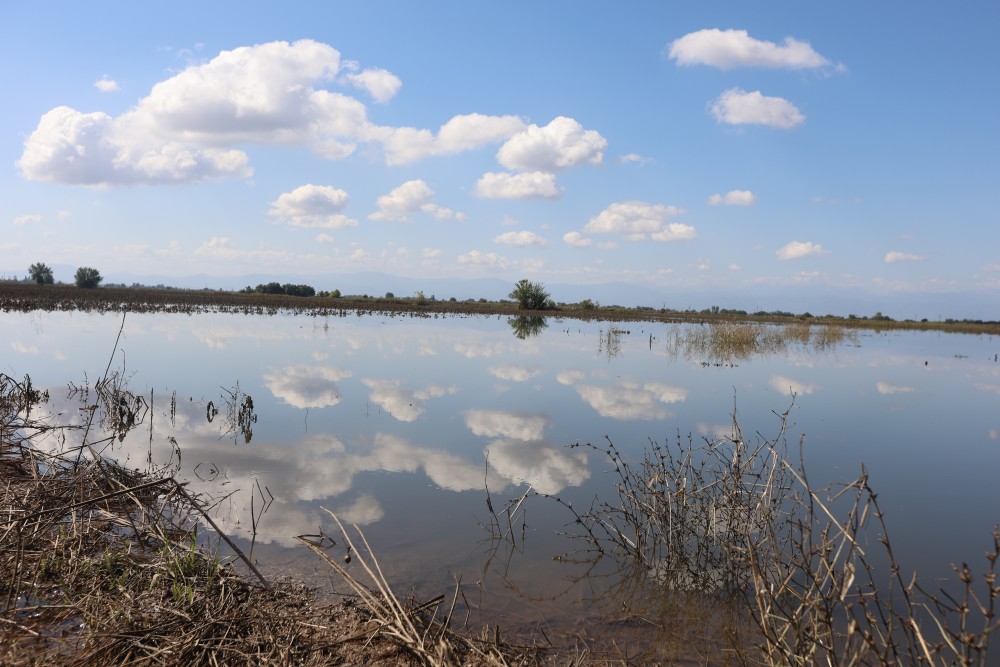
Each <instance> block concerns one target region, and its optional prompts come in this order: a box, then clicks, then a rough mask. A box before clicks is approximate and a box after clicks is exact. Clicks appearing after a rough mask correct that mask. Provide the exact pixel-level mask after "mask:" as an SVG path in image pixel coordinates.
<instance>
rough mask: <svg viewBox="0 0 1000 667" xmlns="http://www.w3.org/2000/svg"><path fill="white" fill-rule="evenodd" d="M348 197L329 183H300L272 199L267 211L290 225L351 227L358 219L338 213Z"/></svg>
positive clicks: (278, 221) (355, 224) (279, 221)
mask: <svg viewBox="0 0 1000 667" xmlns="http://www.w3.org/2000/svg"><path fill="white" fill-rule="evenodd" d="M349 200H350V197H349V196H348V194H347V193H346V192H345V191H343V190H339V189H337V188H333V187H330V186H329V185H311V184H310V185H302V186H299V187H297V188H295V189H294V190H292V191H291V192H285V193H284V194H282V195H281V196H279V197H278V198H277V199H276V200H274V201H273V202H272V203H271V210H270V211H269V212H268V214H269V215H270V216H271V217H273V218H274V221H273V222H275V223H283V224H286V225H290V226H292V227H304V228H307V229H308V228H314V227H322V228H325V229H343V228H344V227H355V226H357V224H358V221H357V220H354V219H353V218H349V217H347V216H346V215H343V214H342V213H341V211H343V210H344V207H345V206H347V202H348V201H349Z"/></svg>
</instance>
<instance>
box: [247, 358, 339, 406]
mask: <svg viewBox="0 0 1000 667" xmlns="http://www.w3.org/2000/svg"><path fill="white" fill-rule="evenodd" d="M347 377H351V371H343V370H340V369H337V368H329V367H324V366H286V367H284V368H280V369H277V370H274V371H271V372H269V373H265V374H264V384H265V386H266V387H267V388H268V389H269V390H270V391H271V393H272V394H274V397H275V398H280V399H281V400H283V401H284V402H285V403H288V404H289V405H291V406H294V407H296V408H326V407H330V406H333V405H336V404H337V403H340V397H341V394H340V389H339V388H338V387H337V382H338V381H340V380H343V379H344V378H347Z"/></svg>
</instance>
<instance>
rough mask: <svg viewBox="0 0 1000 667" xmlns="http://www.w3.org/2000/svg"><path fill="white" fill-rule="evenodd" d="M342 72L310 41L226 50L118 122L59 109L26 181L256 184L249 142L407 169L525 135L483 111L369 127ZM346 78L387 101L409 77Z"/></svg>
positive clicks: (42, 128) (42, 132)
mask: <svg viewBox="0 0 1000 667" xmlns="http://www.w3.org/2000/svg"><path fill="white" fill-rule="evenodd" d="M352 67H353V65H352ZM340 70H341V62H340V53H339V52H338V51H337V50H336V49H334V48H333V47H331V46H329V45H327V44H323V43H320V42H316V41H313V40H308V39H304V40H299V41H297V42H293V43H288V42H270V43H266V44H258V45H256V46H247V47H240V48H236V49H233V50H231V51H223V52H221V53H219V54H218V55H217V56H216V57H214V58H212V59H211V60H209V61H208V62H200V63H195V64H192V65H191V66H189V67H187V68H186V69H184V70H183V71H181V72H179V73H177V74H175V75H174V76H172V77H170V78H168V79H166V80H164V81H161V82H160V83H158V84H156V85H155V86H153V88H152V90H151V91H150V93H149V95H147V96H146V97H144V98H142V99H140V100H139V101H138V103H137V104H136V105H135V106H134V107H133V108H132V109H131V110H130V111H128V112H126V113H124V114H122V115H121V116H118V117H117V118H112V117H111V116H109V115H108V114H105V113H100V112H97V113H90V114H84V113H80V112H79V111H76V110H75V109H71V108H69V107H57V108H54V109H52V110H50V111H49V112H47V113H46V114H44V115H43V116H42V117H41V119H40V120H39V123H38V126H37V127H36V128H35V130H34V131H33V132H32V133H31V135H30V136H29V137H28V139H27V141H26V142H25V145H24V151H23V153H22V155H21V159H20V160H18V163H17V164H18V167H19V169H20V171H21V173H22V174H23V175H24V176H25V177H26V178H28V179H31V180H38V181H45V182H54V183H64V184H73V185H85V186H92V187H109V186H122V185H133V184H137V183H192V182H197V181H202V180H209V179H217V178H249V177H250V176H251V175H252V173H253V172H252V170H251V169H250V167H249V159H248V157H247V155H246V153H244V152H243V151H242V150H239V149H238V148H236V147H237V146H242V145H246V144H264V145H285V146H305V147H308V148H309V149H311V150H312V151H313V152H314V153H316V154H317V155H320V156H322V157H326V158H329V159H340V158H344V157H346V156H348V155H350V154H352V153H353V152H354V151H355V150H356V144H357V143H358V142H363V141H364V142H378V143H382V144H384V149H385V154H386V160H387V161H388V162H389V163H390V164H401V163H403V162H407V161H412V160H415V159H418V158H421V157H425V156H428V155H442V154H448V153H455V152H459V151H463V150H469V149H471V148H476V147H479V146H482V145H483V144H485V143H491V142H493V143H497V142H501V141H503V140H505V139H507V138H508V137H510V136H512V135H514V134H515V133H517V132H519V131H520V130H522V129H523V128H524V122H523V121H521V120H520V119H519V118H516V117H513V116H503V117H496V116H484V115H481V114H469V115H464V116H455V117H454V118H452V119H451V120H450V121H448V122H447V123H446V124H445V125H443V126H442V127H441V128H440V130H439V132H438V134H437V135H436V136H435V135H434V134H432V133H431V132H430V131H428V130H418V129H415V128H392V127H379V126H376V125H374V124H372V123H371V122H369V120H368V118H367V111H366V109H365V105H364V104H362V103H361V102H359V101H358V100H356V99H354V98H352V97H349V96H347V95H344V94H342V93H339V92H335V91H332V90H327V87H329V85H330V84H331V82H336V81H338V79H337V75H338V72H340ZM339 81H340V82H342V83H345V84H347V85H352V86H355V85H357V86H361V87H363V88H364V89H366V90H367V91H369V93H371V95H372V96H373V98H374V99H376V100H383V101H384V100H386V99H388V98H389V97H391V94H392V93H393V92H394V90H395V89H398V85H397V82H398V79H396V78H395V77H394V75H392V74H390V73H389V72H386V71H384V70H364V71H363V72H361V73H352V74H348V75H347V76H346V77H341V78H340V79H339Z"/></svg>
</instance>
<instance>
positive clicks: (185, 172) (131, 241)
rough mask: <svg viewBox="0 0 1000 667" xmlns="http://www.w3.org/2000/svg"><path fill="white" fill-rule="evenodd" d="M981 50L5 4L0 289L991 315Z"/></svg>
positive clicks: (932, 24)
mask: <svg viewBox="0 0 1000 667" xmlns="http://www.w3.org/2000/svg"><path fill="white" fill-rule="evenodd" d="M998 27H1000V5H998V4H997V3H995V2H985V1H983V2H963V3H931V2H907V3H902V2H880V3H861V2H841V3H822V4H821V3H802V2H768V3H747V2H718V3H694V2H685V3H670V2H643V3H614V4H612V3H597V2H545V3H539V2H506V3H447V2H422V3H412V2H367V3H342V2H330V3H311V4H297V5H287V6H284V7H278V6H276V5H273V4H270V3H267V4H265V3H247V2H241V3H225V2H219V3H188V2H174V3H169V4H165V5H157V4H152V3H142V4H140V3H133V4H122V3H100V2H99V3H88V4H82V3H70V2H56V3H47V4H44V5H42V4H29V3H4V4H3V5H0V62H2V63H3V64H2V65H0V67H2V73H3V81H4V83H5V88H6V89H7V91H8V94H7V100H8V101H7V103H6V104H4V105H3V107H2V108H0V128H2V130H3V132H2V135H0V164H2V165H3V166H2V169H0V228H2V229H3V234H2V235H0V268H3V269H4V270H8V271H20V272H24V271H25V270H26V268H27V265H28V264H30V263H31V262H34V261H43V262H46V263H48V264H56V265H70V266H78V265H88V266H95V267H97V268H99V269H100V270H101V271H102V272H104V273H105V274H113V273H115V272H131V273H135V274H151V275H165V276H184V275H191V274H199V273H205V274H209V275H215V276H234V275H244V274H250V273H257V274H260V273H264V274H269V273H273V274H275V275H288V274H298V275H302V276H303V280H304V281H306V282H309V278H310V277H311V276H321V275H328V274H331V273H351V272H362V271H379V272H384V273H388V274H393V275H397V276H402V277H408V278H413V279H414V281H415V282H414V284H418V283H419V279H420V278H426V277H455V278H480V277H493V278H500V279H503V280H511V281H513V280H516V279H519V278H522V277H527V278H530V279H532V280H540V281H542V282H544V283H547V284H551V283H578V284H581V283H582V284H594V283H606V282H615V281H623V282H627V283H633V284H642V285H646V286H650V287H654V288H656V289H660V290H666V291H671V292H684V291H698V292H715V293H718V294H722V295H725V294H740V293H757V292H766V291H781V290H789V289H794V290H799V291H800V292H802V293H806V294H807V293H809V292H810V291H815V293H817V294H820V293H829V292H830V291H834V292H839V293H843V294H847V295H850V294H866V295H876V296H878V297H879V298H882V299H885V300H886V302H887V303H891V302H892V299H895V298H900V299H902V298H905V299H907V300H909V301H910V302H912V301H913V300H914V299H917V300H919V299H920V298H923V297H924V296H926V298H928V299H937V300H940V299H941V298H956V299H958V298H965V297H968V296H970V295H972V297H974V298H975V299H977V300H978V302H979V303H985V304H991V303H1000V298H998V297H1000V231H998V230H1000V226H998V224H997V222H998V214H997V194H998V193H1000V165H998V160H1000V112H998V102H1000V93H998V86H997V81H998V78H997V77H998V75H997V67H998V65H1000V41H998V40H996V38H995V32H996V30H997V28H998ZM22 265H23V267H22ZM56 277H57V278H59V279H63V280H70V279H71V275H69V274H67V275H58V274H57V276H56ZM703 305H708V304H703ZM723 305H725V303H723ZM814 310H817V311H822V304H819V305H817V306H816V307H815V309H814ZM981 316H982V317H985V318H994V317H995V316H996V313H995V312H993V313H982V314H981Z"/></svg>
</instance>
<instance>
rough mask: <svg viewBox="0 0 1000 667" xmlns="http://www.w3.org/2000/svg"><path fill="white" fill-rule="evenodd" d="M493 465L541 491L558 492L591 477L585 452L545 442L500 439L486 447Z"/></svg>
mask: <svg viewBox="0 0 1000 667" xmlns="http://www.w3.org/2000/svg"><path fill="white" fill-rule="evenodd" d="M487 451H488V453H489V460H490V465H491V467H493V468H494V469H495V470H496V471H497V473H499V474H500V475H503V476H504V477H507V478H509V479H511V480H513V481H514V482H523V483H527V484H530V485H531V487H532V488H533V489H534V490H535V491H538V492H539V493H547V494H555V493H559V492H560V491H562V490H563V489H564V488H566V487H567V486H579V485H580V484H582V483H583V482H584V481H586V480H587V479H588V478H589V477H590V467H589V466H588V465H587V454H586V452H584V451H582V450H580V449H577V450H572V451H571V450H568V449H566V448H565V447H555V446H553V445H550V444H548V443H544V442H524V441H523V440H500V441H497V442H492V443H490V445H489V446H488V447H487Z"/></svg>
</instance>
